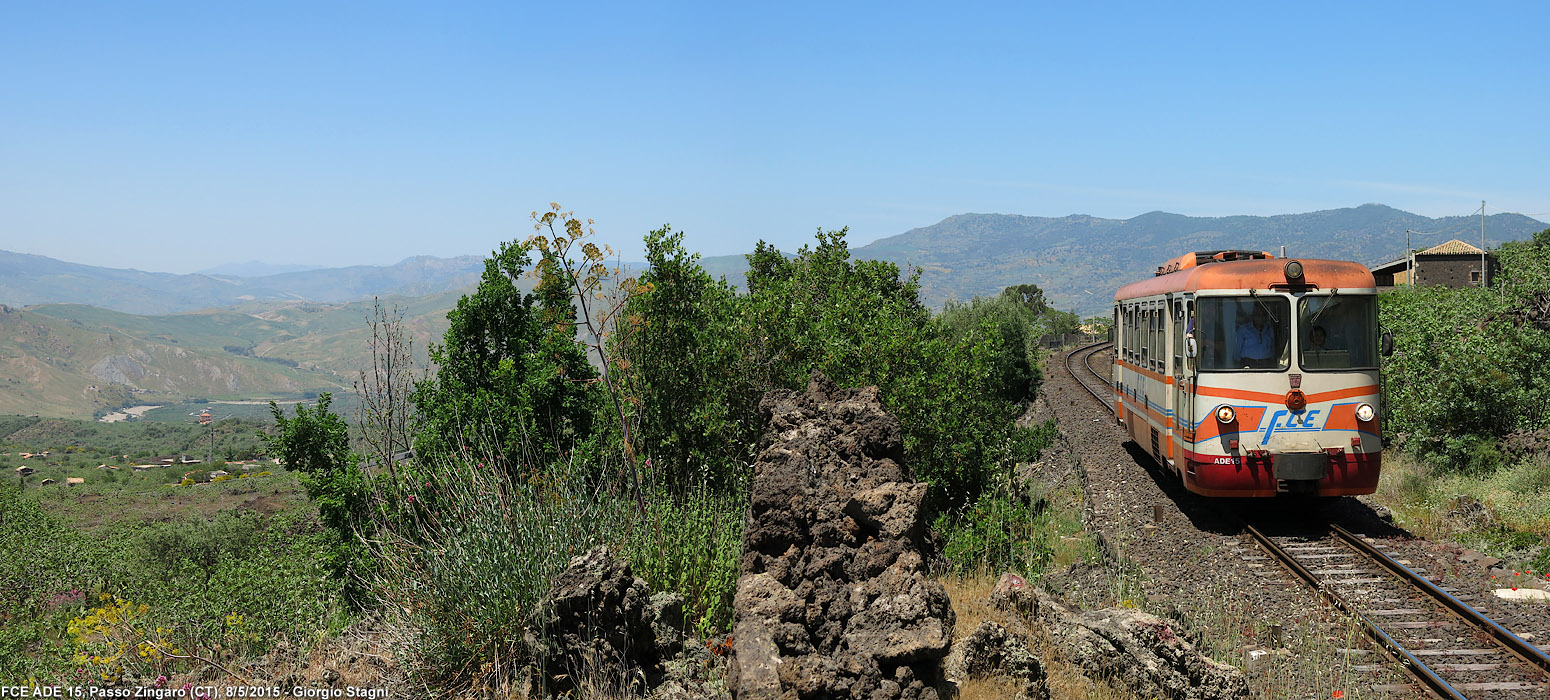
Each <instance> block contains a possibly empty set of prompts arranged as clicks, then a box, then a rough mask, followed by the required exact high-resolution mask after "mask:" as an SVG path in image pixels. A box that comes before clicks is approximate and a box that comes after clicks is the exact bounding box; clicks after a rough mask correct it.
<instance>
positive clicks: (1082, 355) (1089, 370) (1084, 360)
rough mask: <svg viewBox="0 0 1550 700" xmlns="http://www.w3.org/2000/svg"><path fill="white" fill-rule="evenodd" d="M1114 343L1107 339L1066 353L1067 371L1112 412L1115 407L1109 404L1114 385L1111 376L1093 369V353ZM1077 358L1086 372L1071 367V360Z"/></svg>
mask: <svg viewBox="0 0 1550 700" xmlns="http://www.w3.org/2000/svg"><path fill="white" fill-rule="evenodd" d="M1113 345H1114V343H1112V342H1110V341H1107V340H1104V341H1100V342H1097V343H1093V344H1092V345H1084V346H1082V347H1079V348H1077V349H1075V350H1072V351H1071V352H1068V353H1066V359H1065V365H1066V371H1067V372H1069V373H1070V374H1071V378H1072V379H1075V380H1076V383H1077V384H1080V385H1081V386H1082V388H1083V389H1086V390H1087V393H1089V394H1092V397H1093V398H1094V399H1096V400H1097V401H1098V403H1099V404H1101V405H1102V406H1103V407H1104V408H1107V409H1108V410H1109V411H1110V412H1113V410H1114V409H1113V407H1112V406H1110V405H1109V399H1110V394H1111V392H1112V391H1113V385H1112V384H1110V383H1109V378H1108V376H1107V375H1106V374H1104V373H1102V372H1099V371H1098V370H1095V369H1093V367H1092V358H1093V355H1096V354H1097V353H1099V352H1100V351H1102V350H1104V349H1106V348H1109V347H1111V346H1113ZM1077 359H1080V360H1081V365H1082V368H1083V369H1085V370H1086V372H1078V371H1077V370H1075V369H1073V368H1072V367H1071V362H1072V361H1073V360H1077Z"/></svg>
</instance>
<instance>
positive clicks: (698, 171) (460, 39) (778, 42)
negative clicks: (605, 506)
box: [0, 0, 1550, 272]
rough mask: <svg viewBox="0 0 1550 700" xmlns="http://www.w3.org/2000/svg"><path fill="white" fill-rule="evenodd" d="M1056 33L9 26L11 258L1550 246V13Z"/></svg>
mask: <svg viewBox="0 0 1550 700" xmlns="http://www.w3.org/2000/svg"><path fill="white" fill-rule="evenodd" d="M1043 4H1045V3H1006V4H971V5H963V6H961V7H959V6H955V7H953V8H952V9H951V10H949V9H948V5H947V4H944V3H923V4H909V3H898V2H876V3H832V2H826V3H811V4H807V3H790V2H787V3H758V4H755V3H736V2H707V3H702V4H689V3H685V4H658V3H621V4H604V5H587V6H582V4H580V3H578V4H575V6H574V7H573V6H571V5H566V4H564V3H543V4H528V3H515V2H501V3H460V2H426V3H417V4H408V3H388V2H363V3H344V2H252V3H225V2H187V3H163V2H104V3H89V2H42V1H36V2H33V1H27V0H15V1H13V2H6V3H3V4H0V79H3V82H0V249H6V250H12V251H17V252H26V253H35V254H41V255H48V256H51V257H57V258H61V259H65V260H70V261H74V262H82V263H88V264H94V265H106V266H113V267H136V268H139V269H144V270H157V271H169V272H189V271H193V270H196V269H200V268H204V267H209V266H213V265H216V264H219V263H223V262H231V261H242V260H251V259H258V260H264V261H269V262H284V263H308V264H324V265H346V264H386V263H392V262H396V261H397V260H400V259H402V258H405V257H408V256H410V255H416V254H429V255H437V256H451V255H460V254H480V255H483V254H487V253H488V252H489V251H490V250H491V249H493V248H495V247H496V246H497V245H498V244H499V242H500V241H502V240H510V239H513V238H517V237H521V236H524V235H526V234H527V233H528V232H529V231H530V230H531V229H530V226H529V223H528V219H527V215H528V212H529V211H531V210H533V209H539V208H542V207H544V206H546V204H547V203H548V202H550V201H559V202H561V203H562V204H563V205H565V206H566V207H568V208H572V209H575V210H577V211H578V212H579V213H582V214H584V215H586V216H590V217H592V218H594V219H596V220H597V222H598V229H599V232H600V234H601V236H602V237H603V239H604V240H605V241H606V242H609V243H611V244H613V245H614V246H615V247H616V248H620V249H622V250H623V252H624V253H625V257H626V259H631V258H636V259H638V258H639V250H640V238H641V234H643V233H644V232H645V231H647V230H649V229H651V228H655V227H657V226H660V225H662V224H664V223H671V224H672V225H673V226H674V227H675V228H678V229H681V230H685V231H686V232H687V241H688V244H689V246H690V248H691V249H696V250H698V251H700V252H702V253H704V254H707V255H720V254H731V253H742V252H747V251H748V250H750V249H751V248H752V246H753V243H754V241H756V240H758V239H760V238H764V239H766V240H770V241H772V242H775V243H776V244H777V245H779V246H780V247H782V248H783V249H794V248H796V247H797V246H798V245H800V244H801V243H802V242H805V241H807V240H810V239H811V235H812V232H813V231H814V230H815V229H816V228H818V227H824V228H838V227H841V226H847V225H848V226H850V227H851V231H852V236H851V240H852V242H853V244H855V245H859V244H862V243H866V242H869V241H871V240H875V239H877V238H880V237H884V236H890V235H894V234H898V233H902V232H904V231H906V230H908V229H910V228H914V227H917V226H924V225H928V224H931V223H934V222H936V221H938V220H940V219H942V218H944V217H946V216H949V215H952V214H957V213H964V212H998V213H1009V214H1025V215H1033V216H1064V215H1067V214H1073V213H1081V214H1091V215H1095V216H1101V217H1110V218H1129V217H1132V216H1135V215H1137V214H1141V213H1145V212H1148V211H1153V210H1165V211H1171V212H1177V213H1182V214H1190V215H1201V216H1219V215H1232V214H1281V213H1295V212H1305V211H1313V210H1319V209H1333V208H1339V207H1347V206H1356V205H1360V204H1363V203H1366V202H1381V203H1385V204H1389V205H1391V206H1395V207H1399V208H1401V209H1405V210H1408V211H1413V212H1416V213H1420V214H1425V215H1428V216H1443V215H1461V214H1468V213H1470V212H1472V211H1475V210H1476V209H1478V208H1479V206H1480V201H1481V200H1482V199H1483V200H1486V201H1487V202H1488V211H1490V212H1491V213H1496V212H1498V211H1503V210H1506V211H1518V212H1523V213H1527V214H1538V215H1540V216H1538V217H1537V218H1540V219H1550V215H1545V213H1546V212H1550V129H1547V128H1546V126H1545V125H1546V124H1547V123H1550V109H1547V107H1550V105H1547V91H1550V59H1547V51H1546V42H1545V36H1546V33H1547V31H1550V21H1547V20H1550V9H1547V8H1550V5H1546V4H1545V3H1543V2H1536V3H1493V4H1486V5H1482V6H1479V7H1475V6H1473V5H1472V4H1468V3H1419V2H1404V3H1381V4H1378V3H1374V4H1368V3H1361V4H1354V3H1330V4H1323V3H1245V2H1232V3H1226V2H1224V3H1209V4H1205V3H1202V4H1195V3H1081V4H1082V5H1084V7H1080V8H1076V7H1072V8H1049V7H1040V6H1039V5H1043ZM1049 4H1055V3H1049ZM1060 4H1063V5H1071V6H1075V5H1078V4H1079V3H1060ZM562 5H565V6H564V7H561V6H562Z"/></svg>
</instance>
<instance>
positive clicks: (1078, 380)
mask: <svg viewBox="0 0 1550 700" xmlns="http://www.w3.org/2000/svg"><path fill="white" fill-rule="evenodd" d="M1110 344H1111V343H1110V342H1109V341H1107V340H1104V341H1099V342H1096V343H1093V344H1092V345H1084V346H1082V347H1079V348H1077V349H1075V350H1072V351H1071V352H1068V353H1066V358H1065V361H1064V364H1065V367H1066V373H1067V374H1070V375H1071V378H1072V379H1073V380H1075V381H1076V383H1077V384H1080V385H1081V386H1082V388H1083V389H1086V390H1087V393H1089V394H1092V396H1093V398H1094V399H1097V401H1098V403H1100V404H1102V405H1103V406H1104V407H1105V408H1109V400H1108V399H1107V398H1105V397H1104V396H1103V395H1102V394H1100V393H1099V392H1098V391H1096V390H1094V389H1093V388H1092V386H1090V385H1088V383H1087V382H1084V381H1082V378H1081V377H1079V376H1077V371H1076V370H1075V369H1073V368H1072V367H1071V358H1073V357H1076V355H1077V353H1080V352H1083V351H1086V352H1087V357H1091V356H1092V354H1093V353H1095V352H1097V351H1098V350H1099V349H1100V348H1102V347H1103V346H1105V345H1110ZM1084 359H1085V358H1084ZM1083 364H1084V365H1086V362H1085V361H1084V362H1083ZM1087 371H1089V372H1092V368H1091V367H1088V368H1087ZM1093 374H1097V373H1096V372H1093ZM1109 410H1110V411H1113V410H1114V409H1112V408H1109Z"/></svg>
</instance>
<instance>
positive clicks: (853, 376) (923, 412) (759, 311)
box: [739, 230, 1017, 513]
mask: <svg viewBox="0 0 1550 700" xmlns="http://www.w3.org/2000/svg"><path fill="white" fill-rule="evenodd" d="M845 233H846V232H845V231H844V230H840V231H832V232H825V231H819V232H818V236H817V238H818V243H817V246H816V247H813V248H808V247H806V246H804V247H803V248H802V249H801V250H799V251H798V253H797V255H796V257H794V258H790V259H788V258H786V257H785V256H784V255H782V254H781V253H780V251H778V250H776V249H775V248H773V247H771V246H768V245H766V244H764V243H762V242H761V243H760V244H759V245H758V246H757V247H756V248H755V249H754V252H753V254H751V255H749V256H748V262H749V268H750V269H749V271H748V275H747V279H748V294H747V295H745V296H744V297H740V298H739V311H740V318H741V319H742V323H741V325H740V328H742V329H743V330H744V331H745V333H746V335H744V336H743V337H742V339H741V346H742V347H744V348H746V350H745V352H746V353H747V357H748V358H749V359H748V360H747V361H746V363H745V364H746V366H748V367H749V368H750V372H751V377H750V380H751V388H752V389H753V390H754V391H755V392H756V394H762V393H763V392H764V391H765V390H768V389H773V388H786V389H799V388H801V387H803V386H805V385H806V383H807V379H808V376H809V373H810V372H812V371H813V370H819V371H822V372H823V373H824V374H826V375H827V376H828V377H829V378H831V379H833V380H834V381H835V383H837V384H839V385H840V386H865V385H877V386H878V387H879V389H880V390H881V395H882V400H883V403H884V406H885V407H886V408H887V409H888V410H889V412H891V413H892V414H893V415H894V416H895V417H896V418H898V419H899V422H900V423H901V424H902V425H903V428H904V449H905V458H906V460H907V461H908V463H909V465H910V469H911V470H912V471H913V472H914V475H915V478H917V479H920V480H922V481H926V482H929V483H930V484H931V487H932V488H931V495H930V497H929V502H928V508H929V509H930V511H931V512H932V513H936V512H941V511H943V510H949V509H954V508H958V507H961V506H962V505H963V504H965V503H970V502H973V501H974V500H975V499H976V498H977V496H978V494H979V493H980V491H981V490H982V489H983V487H984V480H985V478H986V475H987V474H988V473H990V472H991V471H992V470H994V469H996V468H998V467H1004V466H1008V465H1009V460H1010V458H1011V455H1010V454H1009V453H1008V452H1007V451H1006V448H1007V445H1008V437H1009V435H1010V433H1011V429H1012V419H1013V417H1014V416H1015V415H1016V413H1017V409H1016V407H1015V406H1013V405H1011V404H1008V403H1007V402H1006V401H1005V400H1004V399H1003V398H1002V397H1001V395H1000V392H1001V390H1002V387H1000V386H998V385H996V383H995V382H996V372H995V367H996V362H997V360H998V358H1002V357H1005V356H1006V355H1008V354H1011V353H1012V352H1013V350H1011V349H1009V348H1008V347H1007V341H1006V339H1005V338H1004V337H1003V336H1002V335H1001V334H1000V333H998V332H995V331H994V330H993V329H990V328H986V329H985V330H984V331H983V332H979V333H974V334H971V335H970V336H968V337H965V338H964V339H962V340H961V341H960V340H956V339H954V338H953V337H951V335H950V334H949V333H948V332H947V331H946V330H945V329H944V328H943V326H942V325H941V324H939V323H936V322H934V321H933V319H932V318H931V315H930V313H929V312H928V311H927V310H926V308H925V307H924V306H922V305H921V303H920V299H919V296H918V285H917V283H916V280H917V277H918V272H916V273H915V274H912V275H911V276H909V277H907V278H901V277H900V275H899V269H898V268H897V267H896V266H895V265H893V264H892V263H887V262H880V261H873V260H861V261H852V260H851V259H850V253H849V250H848V248H847V246H846V243H845ZM744 420H747V421H749V422H751V423H754V424H757V418H756V417H754V416H748V417H745V418H744Z"/></svg>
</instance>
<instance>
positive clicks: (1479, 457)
mask: <svg viewBox="0 0 1550 700" xmlns="http://www.w3.org/2000/svg"><path fill="white" fill-rule="evenodd" d="M1499 253H1500V256H1501V257H1500V260H1501V263H1502V272H1501V275H1500V277H1499V278H1498V280H1497V283H1498V284H1497V286H1496V287H1494V288H1488V289H1481V288H1464V289H1447V288H1443V287H1435V286H1428V287H1407V288H1402V289H1399V290H1396V291H1394V292H1393V293H1390V294H1385V295H1383V296H1382V297H1380V300H1379V310H1380V314H1381V319H1382V324H1383V325H1384V326H1385V327H1386V328H1388V329H1390V330H1392V331H1393V332H1394V334H1395V346H1396V348H1397V349H1398V352H1397V353H1396V354H1395V355H1394V356H1393V357H1391V358H1390V359H1389V360H1388V361H1387V362H1385V364H1384V381H1385V386H1384V390H1385V394H1386V396H1385V406H1386V407H1387V410H1388V413H1387V420H1388V427H1389V428H1390V429H1391V430H1394V431H1397V432H1401V433H1407V434H1408V436H1409V439H1410V442H1409V447H1410V448H1411V449H1413V450H1415V451H1416V452H1418V453H1419V454H1422V455H1424V456H1428V457H1430V458H1432V459H1434V460H1436V461H1437V462H1438V463H1439V464H1441V465H1443V466H1445V467H1447V468H1449V469H1455V470H1461V471H1472V472H1476V473H1486V472H1490V471H1492V470H1494V469H1496V468H1498V467H1499V466H1501V458H1500V455H1499V450H1498V449H1497V447H1496V445H1495V443H1496V442H1497V441H1499V440H1500V439H1501V438H1502V437H1503V436H1505V435H1507V434H1509V433H1512V432H1514V431H1520V430H1521V431H1532V430H1537V429H1543V428H1545V427H1547V426H1550V413H1547V412H1545V411H1544V410H1543V407H1544V406H1545V405H1546V404H1547V403H1550V365H1547V364H1546V363H1545V362H1544V358H1545V357H1550V297H1547V296H1546V295H1547V294H1550V288H1547V285H1550V282H1546V280H1550V233H1541V234H1539V235H1537V236H1536V237H1535V240H1534V241H1533V242H1514V243H1508V244H1505V245H1503V246H1502V248H1501V250H1500V251H1499Z"/></svg>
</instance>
